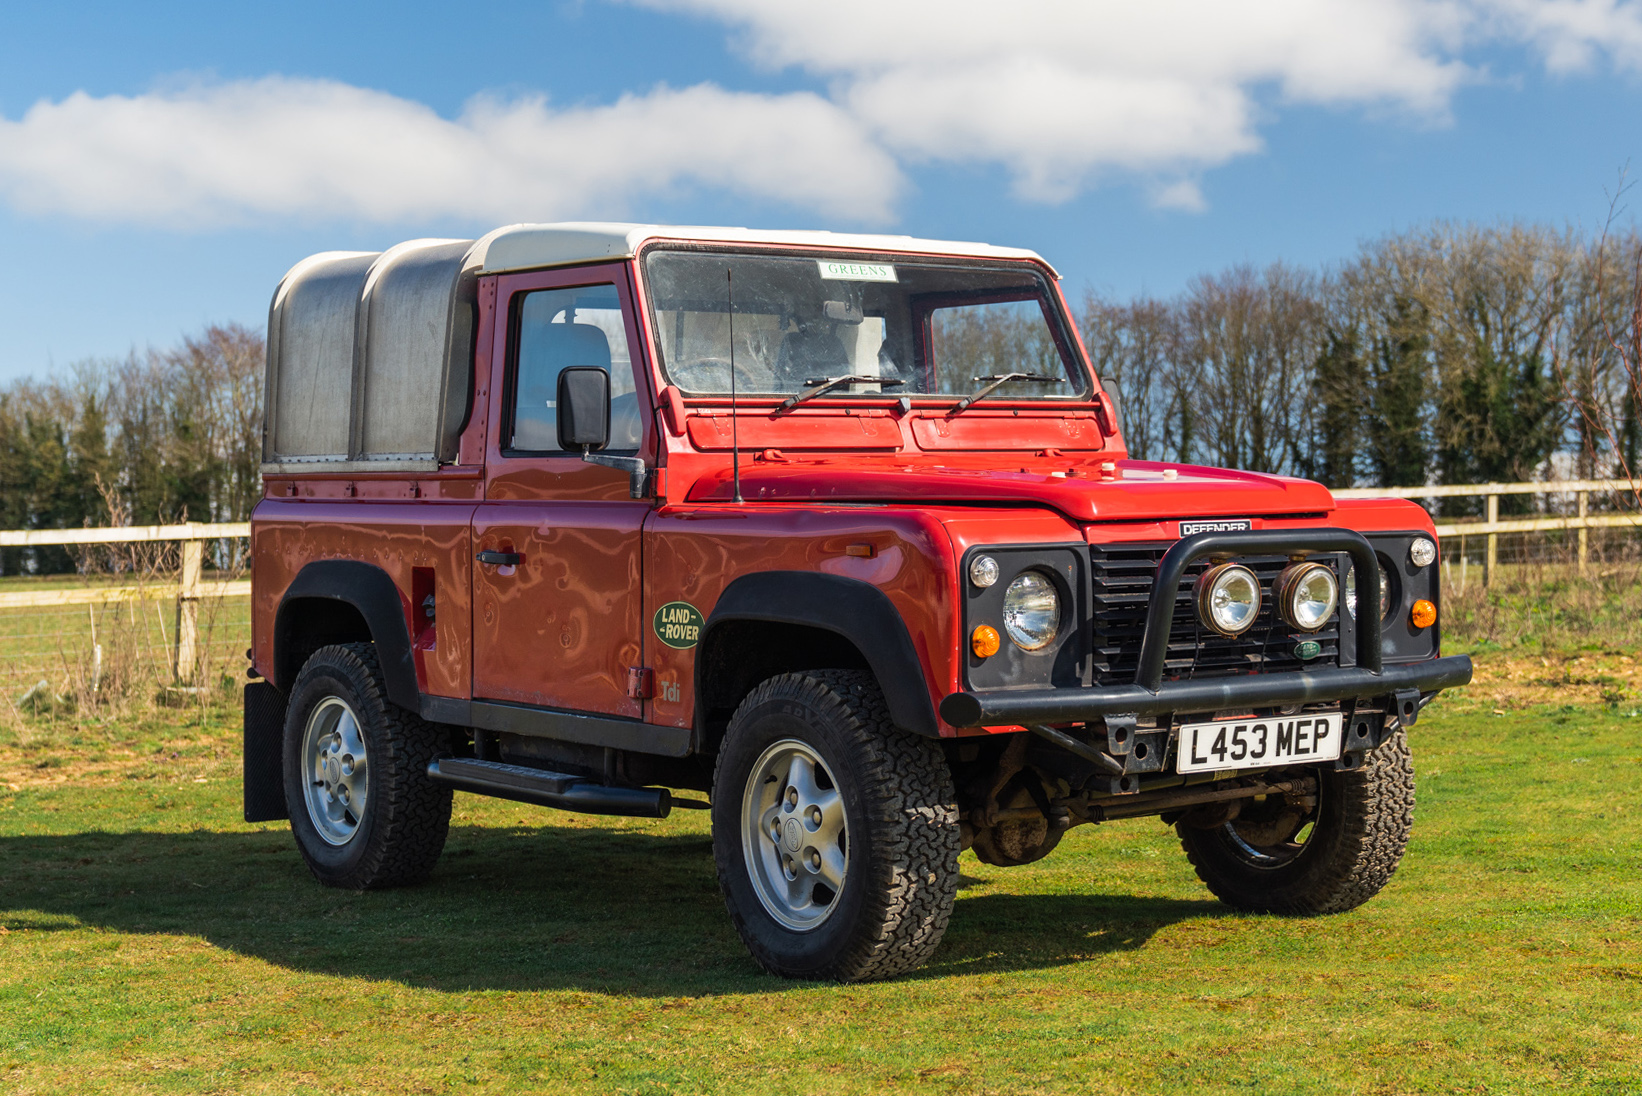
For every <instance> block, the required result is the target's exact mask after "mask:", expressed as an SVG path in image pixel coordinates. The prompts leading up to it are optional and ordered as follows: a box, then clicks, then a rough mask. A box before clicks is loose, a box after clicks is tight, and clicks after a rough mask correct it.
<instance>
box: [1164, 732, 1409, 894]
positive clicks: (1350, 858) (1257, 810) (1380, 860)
mask: <svg viewBox="0 0 1642 1096" xmlns="http://www.w3.org/2000/svg"><path fill="white" fill-rule="evenodd" d="M1317 775H1318V780H1317V785H1318V786H1317V795H1316V797H1315V802H1313V803H1310V804H1300V805H1295V804H1292V803H1290V802H1288V801H1287V800H1285V799H1283V798H1281V797H1277V796H1272V797H1269V798H1267V799H1266V800H1265V801H1263V802H1259V803H1248V804H1245V805H1244V806H1243V808H1242V810H1241V811H1240V812H1239V813H1238V815H1237V817H1235V818H1233V819H1232V820H1231V821H1228V822H1223V823H1221V824H1219V825H1215V826H1213V827H1211V828H1207V829H1199V828H1194V827H1193V826H1191V825H1190V819H1189V818H1188V819H1186V820H1183V821H1182V822H1181V824H1180V826H1179V827H1178V830H1179V833H1180V843H1181V845H1182V846H1184V848H1185V850H1186V855H1187V857H1188V858H1189V859H1190V860H1191V862H1192V866H1193V867H1194V868H1196V869H1197V874H1198V877H1199V878H1200V879H1202V880H1203V882H1204V883H1206V884H1207V885H1208V888H1209V890H1211V891H1213V892H1214V894H1215V896H1216V897H1217V898H1219V899H1220V900H1221V901H1222V902H1225V903H1226V904H1227V905H1229V906H1233V907H1235V908H1237V909H1241V910H1250V911H1255V912H1261V913H1285V914H1319V913H1340V912H1342V911H1344V910H1349V909H1353V908H1355V907H1357V906H1360V905H1362V904H1363V903H1364V902H1366V901H1368V900H1369V899H1370V898H1373V897H1374V896H1375V895H1376V894H1378V893H1379V892H1380V889H1381V888H1382V887H1384V886H1385V885H1386V883H1387V882H1389V881H1390V879H1391V876H1392V873H1394V872H1395V871H1396V870H1397V865H1398V864H1399V863H1401V861H1402V856H1403V849H1404V848H1406V847H1407V845H1408V835H1409V831H1410V830H1411V829H1412V828H1413V824H1414V765H1413V760H1412V757H1411V755H1410V753H1409V749H1408V736H1407V733H1406V732H1405V731H1404V730H1403V729H1402V728H1401V727H1399V728H1397V730H1396V732H1395V733H1394V734H1392V735H1391V736H1390V737H1389V738H1387V739H1386V740H1385V742H1383V743H1381V745H1380V746H1379V747H1378V748H1377V749H1375V750H1374V751H1372V752H1371V753H1370V754H1369V755H1368V756H1367V758H1366V759H1365V763H1364V764H1363V766H1362V767H1361V768H1358V769H1346V770H1339V771H1336V770H1332V769H1324V770H1321V771H1319V772H1318V774H1317Z"/></svg>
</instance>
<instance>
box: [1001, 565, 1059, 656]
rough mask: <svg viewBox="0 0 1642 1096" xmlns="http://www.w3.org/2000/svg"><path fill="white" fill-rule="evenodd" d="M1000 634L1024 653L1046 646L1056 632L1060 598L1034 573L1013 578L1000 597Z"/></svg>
mask: <svg viewBox="0 0 1642 1096" xmlns="http://www.w3.org/2000/svg"><path fill="white" fill-rule="evenodd" d="M1003 630H1004V631H1006V632H1008V633H1009V638H1010V639H1012V640H1014V641H1015V643H1016V644H1017V645H1018V646H1020V647H1023V648H1025V649H1026V650H1028V651H1037V650H1041V649H1043V648H1044V647H1047V646H1049V642H1050V641H1051V640H1053V639H1054V638H1055V633H1057V632H1059V631H1060V595H1059V594H1057V593H1056V592H1055V584H1054V583H1053V582H1051V581H1050V580H1049V579H1048V578H1047V577H1046V576H1044V575H1042V574H1039V573H1038V572H1037V571H1026V572H1023V573H1022V574H1019V575H1016V576H1015V581H1014V582H1011V583H1010V584H1009V589H1008V590H1006V591H1005V592H1004V595H1003Z"/></svg>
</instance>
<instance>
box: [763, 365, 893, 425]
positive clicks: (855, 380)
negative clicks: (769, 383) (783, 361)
mask: <svg viewBox="0 0 1642 1096" xmlns="http://www.w3.org/2000/svg"><path fill="white" fill-rule="evenodd" d="M905 383H906V381H903V380H897V379H896V378H894V377H867V376H863V375H861V374H859V373H849V374H846V375H845V376H842V377H806V378H805V379H804V387H805V388H808V389H809V391H808V392H805V393H804V394H803V395H802V396H788V397H787V398H786V399H785V400H784V401H782V404H781V406H780V407H777V408H776V409H775V413H776V414H777V415H784V414H786V413H787V412H788V411H791V410H792V409H793V408H795V407H797V406H798V405H799V404H801V403H803V402H804V401H805V400H813V399H815V397H817V396H820V395H824V394H826V393H828V392H831V391H832V390H833V389H834V388H837V387H838V386H839V385H841V384H877V385H882V386H885V387H889V388H894V387H897V386H898V385H903V384H905Z"/></svg>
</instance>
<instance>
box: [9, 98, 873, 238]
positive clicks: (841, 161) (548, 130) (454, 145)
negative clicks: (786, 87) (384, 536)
mask: <svg viewBox="0 0 1642 1096" xmlns="http://www.w3.org/2000/svg"><path fill="white" fill-rule="evenodd" d="M795 133H800V134H802V135H803V139H802V140H794V139H793V134H795ZM901 182H902V180H901V173H900V169H899V168H898V167H897V166H896V164H895V161H894V160H893V159H892V158H891V157H890V156H889V155H888V154H887V153H886V152H884V151H883V150H882V148H880V147H879V146H878V145H877V144H876V143H874V142H873V141H871V140H870V139H869V138H868V137H867V136H866V135H865V133H864V131H863V128H862V126H861V124H860V123H859V122H858V121H856V120H855V119H854V118H852V117H851V116H850V115H849V114H848V113H846V112H845V111H844V110H842V109H840V108H839V107H838V106H836V105H834V104H833V103H831V102H828V101H827V100H826V99H824V98H822V97H820V96H817V95H812V94H808V93H796V94H789V95H756V94H745V93H737V92H730V91H725V90H723V89H721V88H717V87H714V86H712V85H700V86H697V87H692V88H686V89H683V90H675V89H670V88H665V87H663V88H658V89H656V90H654V91H651V92H649V93H647V94H642V95H627V96H624V97H622V98H621V99H620V100H618V101H617V102H615V103H612V104H609V105H606V106H594V107H575V108H570V109H555V108H554V107H553V106H551V105H550V104H549V103H548V102H547V101H546V100H544V99H539V98H537V99H519V100H512V101H502V100H497V99H491V98H483V97H481V98H478V99H475V100H473V101H472V102H470V103H469V104H468V106H467V108H466V110H465V111H464V112H463V114H462V116H461V117H459V118H457V119H455V120H450V119H446V118H442V117H440V116H439V115H438V114H436V113H435V112H434V111H432V110H430V109H429V108H427V107H426V106H423V105H422V104H420V103H416V102H412V101H409V100H405V99H400V98H396V97H395V96H392V95H388V94H385V93H382V92H378V91H369V90H365V89H361V88H356V87H351V86H349V85H346V84H340V83H334V82H330V81H322V80H296V79H283V78H277V77H276V78H270V79H264V80H257V81H247V82H240V83H228V84H217V85H199V86H194V87H190V88H186V89H183V90H177V91H168V92H157V93H154V94H149V95H138V96H130V97H126V96H117V95H115V96H107V97H103V98H94V97H92V96H89V95H86V94H84V93H76V94H74V95H71V96H69V97H68V98H66V99H64V100H62V101H61V102H55V103H53V102H40V103H36V104H35V105H34V106H33V107H31V108H30V109H29V110H28V111H27V113H25V114H24V115H23V117H22V118H21V119H19V120H17V121H10V120H7V119H4V118H0V195H3V196H4V197H5V198H6V199H7V200H8V201H9V202H10V203H11V204H12V205H14V206H16V207H19V208H22V209H26V210H30V211H36V212H47V213H67V214H70V215H74V216H78V217H84V218H89V219H101V220H118V221H135V222H142V223H157V224H165V225H173V226H183V227H208V226H213V225H218V224H224V223H241V222H247V221H252V220H254V219H258V218H265V217H294V218H315V219H320V218H324V219H329V218H357V219H362V220H368V221H377V222H393V223H406V222H413V221H420V220H426V219H431V218H458V219H463V220H472V221H475V222H485V223H494V222H498V221H512V220H525V219H550V218H573V217H591V216H613V215H617V214H620V213H621V212H622V211H623V210H624V209H625V208H628V207H630V206H631V205H633V204H635V203H637V202H638V201H640V200H641V199H643V198H646V197H650V196H653V195H655V194H657V193H666V192H669V191H673V190H675V189H678V188H681V187H689V186H700V187H706V188H713V189H717V190H719V191H722V192H726V193H730V194H735V195H741V196H745V197H749V198H757V199H773V200H776V201H781V202H786V203H790V204H793V205H797V206H801V207H804V208H807V209H811V210H816V211H819V212H820V213H823V214H826V215H829V216H837V217H841V218H844V219H846V220H852V221H883V220H886V219H888V218H889V217H890V215H891V211H892V208H893V205H894V200H895V197H896V194H897V192H898V191H899V189H900V187H901Z"/></svg>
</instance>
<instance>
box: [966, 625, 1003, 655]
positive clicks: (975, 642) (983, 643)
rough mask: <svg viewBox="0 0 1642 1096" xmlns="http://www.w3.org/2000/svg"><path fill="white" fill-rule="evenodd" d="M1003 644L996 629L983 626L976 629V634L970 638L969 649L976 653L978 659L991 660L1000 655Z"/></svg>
mask: <svg viewBox="0 0 1642 1096" xmlns="http://www.w3.org/2000/svg"><path fill="white" fill-rule="evenodd" d="M1001 642H1002V639H1001V638H1000V637H999V635H998V630H997V629H996V628H994V627H992V625H990V624H982V625H981V626H980V627H979V628H976V629H975V634H974V635H972V636H970V637H969V649H970V650H972V651H974V652H975V657H976V658H991V657H992V656H993V655H995V654H997V653H998V646H999V644H1000V643H1001Z"/></svg>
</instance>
